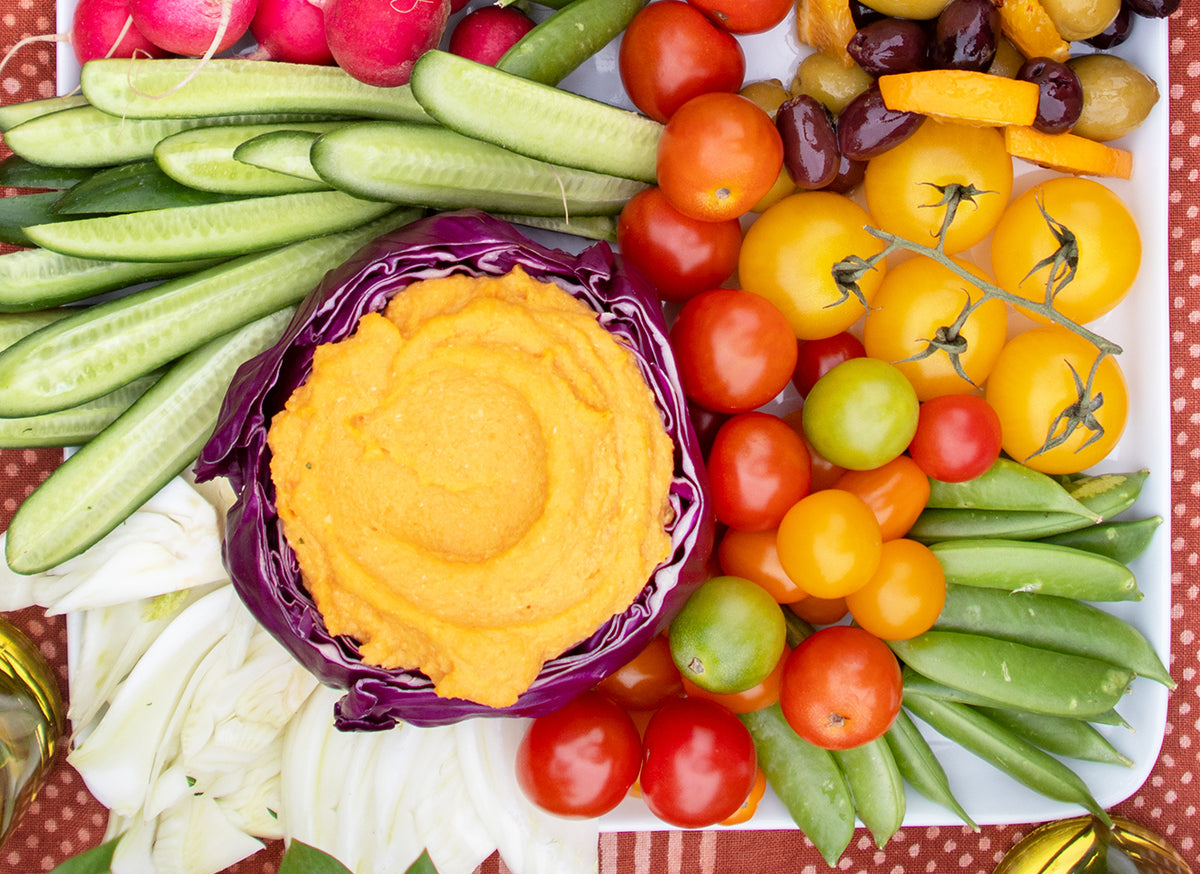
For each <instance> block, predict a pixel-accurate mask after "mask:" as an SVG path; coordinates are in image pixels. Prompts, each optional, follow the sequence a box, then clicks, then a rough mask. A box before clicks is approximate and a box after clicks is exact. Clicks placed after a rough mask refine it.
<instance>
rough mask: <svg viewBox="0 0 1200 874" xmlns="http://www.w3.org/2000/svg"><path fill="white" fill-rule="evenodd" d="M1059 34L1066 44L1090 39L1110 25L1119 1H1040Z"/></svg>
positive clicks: (1119, 4) (1117, 10) (1119, 3)
mask: <svg viewBox="0 0 1200 874" xmlns="http://www.w3.org/2000/svg"><path fill="white" fill-rule="evenodd" d="M1042 6H1043V7H1044V8H1045V10H1046V14H1047V15H1048V16H1050V20H1051V21H1053V22H1054V26H1055V27H1056V28H1057V29H1058V32H1059V34H1060V35H1061V36H1062V38H1063V39H1065V40H1067V41H1068V42H1071V41H1074V40H1081V39H1091V38H1092V37H1094V36H1095V35H1096V34H1098V33H1100V32H1101V31H1102V30H1104V28H1106V27H1108V26H1109V25H1110V24H1112V22H1113V19H1114V18H1116V17H1117V13H1118V12H1120V11H1121V0H1042Z"/></svg>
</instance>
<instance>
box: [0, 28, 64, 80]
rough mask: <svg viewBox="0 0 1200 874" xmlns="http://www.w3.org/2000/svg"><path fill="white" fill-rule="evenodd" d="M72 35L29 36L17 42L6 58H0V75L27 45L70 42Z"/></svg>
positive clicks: (5, 55) (6, 53)
mask: <svg viewBox="0 0 1200 874" xmlns="http://www.w3.org/2000/svg"><path fill="white" fill-rule="evenodd" d="M70 39H71V36H70V34H66V33H45V34H40V35H38V36H27V37H25V38H24V39H21V40H17V42H16V44H15V45H13V47H12V48H11V49H9V50H8V51H7V52H5V54H4V57H3V58H0V73H3V72H4V68H5V67H7V66H8V62H9V61H11V60H12V59H13V56H14V55H15V54H16V53H17V52H19V51H20V50H21V49H23V48H25V46H27V45H32V44H33V43H38V42H69V41H70Z"/></svg>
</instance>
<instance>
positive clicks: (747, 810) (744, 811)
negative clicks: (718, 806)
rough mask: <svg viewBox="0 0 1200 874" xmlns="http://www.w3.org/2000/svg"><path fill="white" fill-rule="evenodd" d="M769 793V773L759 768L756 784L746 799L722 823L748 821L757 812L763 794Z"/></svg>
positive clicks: (731, 823) (729, 823)
mask: <svg viewBox="0 0 1200 874" xmlns="http://www.w3.org/2000/svg"><path fill="white" fill-rule="evenodd" d="M766 794H767V775H766V773H764V772H763V769H762V768H759V769H758V774H757V775H756V776H755V778H754V785H753V786H752V787H750V794H749V795H747V796H746V800H745V801H743V802H742V806H741V807H739V808H738V809H737V812H736V813H733V814H731V815H730V816H727V817H726V818H725V819H723V820H721V825H738V824H739V823H743V822H748V821H749V820H750V818H751V817H752V816H754V814H755V813H757V812H758V805H759V802H761V801H762V799H763V796H764V795H766Z"/></svg>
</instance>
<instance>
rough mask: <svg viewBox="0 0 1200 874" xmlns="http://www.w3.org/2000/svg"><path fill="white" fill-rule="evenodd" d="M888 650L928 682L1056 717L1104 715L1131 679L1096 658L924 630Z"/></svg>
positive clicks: (1129, 673) (1123, 670) (1129, 674)
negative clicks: (934, 681) (942, 684)
mask: <svg viewBox="0 0 1200 874" xmlns="http://www.w3.org/2000/svg"><path fill="white" fill-rule="evenodd" d="M888 646H890V647H891V648H892V651H893V652H894V653H896V657H897V658H899V659H900V660H901V661H902V662H904V663H905V664H906V665H909V666H910V667H912V669H913V670H915V671H917V672H918V673H920V674H923V675H924V676H926V677H929V678H930V679H931V680H936V681H938V682H940V683H945V684H946V685H947V686H952V687H955V688H958V689H966V690H970V691H971V692H974V693H976V694H978V695H982V696H983V697H985V698H990V699H992V701H994V702H997V703H999V704H1001V705H1003V706H1008V707H1014V708H1016V709H1019V710H1031V711H1033V712H1034V713H1051V714H1055V715H1058V716H1074V717H1084V718H1088V717H1091V716H1092V715H1094V714H1100V713H1104V712H1105V711H1107V710H1109V709H1111V708H1112V707H1113V706H1114V705H1115V704H1116V703H1117V702H1118V701H1120V700H1121V698H1122V696H1124V694H1125V692H1126V690H1127V689H1128V687H1129V683H1130V682H1131V681H1132V680H1133V676H1134V674H1133V672H1132V671H1130V670H1128V669H1126V668H1121V667H1118V666H1116V665H1112V664H1109V663H1107V662H1102V661H1100V660H1099V659H1093V658H1088V657H1086V656H1079V655H1073V654H1070V653H1061V652H1055V651H1054V650H1049V649H1045V648H1044V647H1038V646H1030V645H1028V644H1024V643H1017V642H1016V641H1012V640H1001V639H999V638H995V637H985V636H984V635H981V634H970V633H967V632H961V631H927V632H925V633H924V634H920V635H917V636H916V637H914V638H912V639H911V640H903V641H889V642H888Z"/></svg>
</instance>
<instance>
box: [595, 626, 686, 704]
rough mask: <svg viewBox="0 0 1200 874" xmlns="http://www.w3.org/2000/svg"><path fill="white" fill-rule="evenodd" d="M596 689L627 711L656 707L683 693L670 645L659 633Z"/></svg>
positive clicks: (598, 684) (597, 685)
mask: <svg viewBox="0 0 1200 874" xmlns="http://www.w3.org/2000/svg"><path fill="white" fill-rule="evenodd" d="M596 691H597V692H599V693H601V694H602V695H605V696H606V697H608V698H611V699H612V700H613V701H616V702H617V703H618V704H620V705H621V706H622V707H624V708H625V709H626V710H656V709H657V708H659V707H661V706H662V705H663V704H665V703H666V702H667V701H669V700H671V699H672V698H678V697H679V696H680V695H682V694H683V681H682V680H681V679H680V676H679V668H677V667H675V660H674V659H672V658H671V645H670V643H668V642H667V638H666V636H665V635H662V634H660V635H659V636H658V637H656V638H654V640H652V641H650V643H649V644H648V645H647V646H646V648H645V649H643V650H642V651H641V652H640V653H638V654H637V655H635V656H634V657H633V658H632V659H630V660H629V661H628V662H626V663H625V664H623V665H622V666H621V667H619V668H618V669H617V670H616V671H614V672H613V673H611V674H609V675H608V676H607V677H605V678H604V679H603V680H601V681H600V682H599V683H597V684H596Z"/></svg>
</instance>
